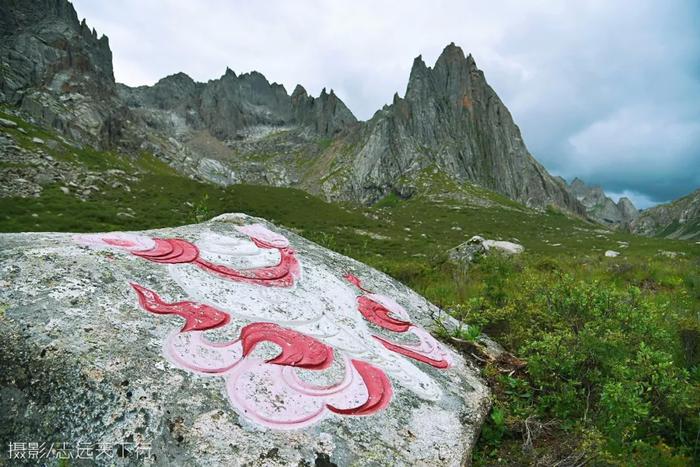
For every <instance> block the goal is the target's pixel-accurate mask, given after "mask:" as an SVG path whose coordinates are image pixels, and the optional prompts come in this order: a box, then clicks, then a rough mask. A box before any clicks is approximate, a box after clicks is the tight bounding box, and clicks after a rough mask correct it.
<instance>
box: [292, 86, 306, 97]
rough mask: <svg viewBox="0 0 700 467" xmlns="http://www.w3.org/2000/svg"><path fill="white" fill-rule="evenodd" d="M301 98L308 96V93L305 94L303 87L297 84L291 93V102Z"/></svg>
mask: <svg viewBox="0 0 700 467" xmlns="http://www.w3.org/2000/svg"><path fill="white" fill-rule="evenodd" d="M303 96H308V93H307V92H306V89H305V88H304V86H302V85H301V84H297V85H296V86H295V87H294V91H293V92H292V101H294V100H296V99H299V98H301V97H303Z"/></svg>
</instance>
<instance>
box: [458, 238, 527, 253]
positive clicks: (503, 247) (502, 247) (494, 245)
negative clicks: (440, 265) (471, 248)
mask: <svg viewBox="0 0 700 467" xmlns="http://www.w3.org/2000/svg"><path fill="white" fill-rule="evenodd" d="M467 243H470V244H478V243H481V244H482V245H484V247H486V250H487V251H488V250H490V249H495V250H498V251H501V252H503V253H507V254H510V255H517V254H520V253H522V252H523V251H525V247H524V246H522V245H520V244H518V243H513V242H506V241H502V240H487V239H485V238H483V237H480V236H479V235H474V236H473V237H472V238H470V239H469V240H468V241H467Z"/></svg>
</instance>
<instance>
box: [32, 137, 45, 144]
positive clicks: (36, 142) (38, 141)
mask: <svg viewBox="0 0 700 467" xmlns="http://www.w3.org/2000/svg"><path fill="white" fill-rule="evenodd" d="M32 143H34V144H44V140H43V139H41V138H37V137H36V136H35V137H34V138H32Z"/></svg>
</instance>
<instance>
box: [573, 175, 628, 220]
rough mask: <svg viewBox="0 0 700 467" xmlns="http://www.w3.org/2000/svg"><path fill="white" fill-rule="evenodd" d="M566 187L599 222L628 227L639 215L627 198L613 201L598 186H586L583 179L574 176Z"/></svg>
mask: <svg viewBox="0 0 700 467" xmlns="http://www.w3.org/2000/svg"><path fill="white" fill-rule="evenodd" d="M568 189H569V191H570V192H571V194H572V195H574V196H575V197H576V199H577V200H578V201H579V202H580V203H581V204H583V206H584V207H585V208H586V212H587V213H588V215H589V216H590V217H591V218H592V219H594V220H596V221H598V222H600V223H601V224H604V225H607V226H609V227H613V228H624V229H628V228H629V225H630V223H631V222H632V221H634V220H635V219H636V218H637V217H639V210H638V209H637V208H636V207H635V206H634V204H632V201H630V200H629V198H625V197H622V198H620V200H619V201H618V202H617V203H615V202H614V201H613V200H612V199H610V198H609V197H608V196H606V195H605V192H604V191H603V189H602V188H601V187H600V186H588V185H586V184H585V183H584V182H583V180H581V179H579V178H574V180H573V181H572V182H571V184H570V185H569V186H568Z"/></svg>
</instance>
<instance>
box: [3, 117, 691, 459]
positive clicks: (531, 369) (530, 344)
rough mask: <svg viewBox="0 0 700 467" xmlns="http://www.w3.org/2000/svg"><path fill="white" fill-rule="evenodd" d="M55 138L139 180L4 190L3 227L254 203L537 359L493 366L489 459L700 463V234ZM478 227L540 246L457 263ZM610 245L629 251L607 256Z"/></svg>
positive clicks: (66, 226) (129, 225)
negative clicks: (282, 180)
mask: <svg viewBox="0 0 700 467" xmlns="http://www.w3.org/2000/svg"><path fill="white" fill-rule="evenodd" d="M0 116H2V117H3V118H10V117H9V116H5V115H3V114H1V113H0ZM20 124H21V125H22V126H23V128H25V131H27V135H24V134H21V133H19V132H18V131H16V130H8V132H11V133H12V134H13V137H15V138H16V140H17V141H18V143H21V144H27V145H30V144H32V143H31V142H30V141H29V140H28V139H30V138H31V137H32V136H38V137H41V138H42V139H49V138H52V135H50V134H48V133H46V132H43V131H42V130H39V129H36V128H34V127H31V126H30V125H26V124H24V123H23V122H20ZM45 149H46V150H47V151H49V152H50V153H51V155H52V156H53V157H55V158H57V159H61V160H64V161H68V162H74V163H76V164H83V165H86V166H89V167H91V168H92V169H93V170H102V171H106V170H112V169H119V170H124V171H125V172H128V173H129V174H135V175H136V176H137V178H138V180H137V181H133V182H129V186H130V191H128V190H125V189H124V188H123V187H117V188H109V187H108V188H105V189H102V190H101V191H100V192H96V193H93V194H92V195H90V197H89V198H88V199H87V200H86V201H81V200H80V199H78V198H76V197H75V196H74V195H73V194H65V193H64V192H63V191H61V190H60V189H59V187H58V186H49V187H46V188H45V189H44V191H43V192H42V194H41V196H40V197H39V198H32V199H23V198H14V199H0V231H3V232H19V231H87V232H91V231H103V230H117V229H119V230H140V229H148V228H156V227H164V226H173V225H179V224H183V223H188V222H199V221H201V220H203V219H205V218H208V217H212V216H214V215H217V214H220V213H223V212H246V213H248V214H251V215H254V216H260V217H264V218H266V219H268V220H270V221H272V222H275V223H277V224H280V225H283V226H286V227H288V228H290V229H292V230H294V231H296V232H298V233H300V234H301V235H304V236H305V237H307V238H310V239H311V240H314V241H316V242H318V243H320V244H323V245H324V246H327V247H328V248H331V249H333V250H336V251H339V252H340V253H343V254H346V255H349V256H352V257H354V258H356V259H358V260H360V261H363V262H365V263H368V264H370V265H372V266H374V267H376V268H378V269H380V270H383V271H385V272H386V273H388V274H390V275H392V276H394V277H395V278H397V279H399V280H401V281H403V282H405V283H406V284H408V285H410V286H411V287H413V288H414V289H416V290H417V291H418V292H420V293H422V294H423V295H425V296H426V297H427V298H428V299H430V300H432V301H433V302H435V303H436V304H438V305H440V306H441V307H443V308H444V309H445V310H447V311H448V312H450V313H451V314H452V315H454V316H455V317H456V318H458V319H460V320H461V321H462V322H464V323H466V324H468V326H466V325H465V326H462V327H461V328H460V329H458V330H457V331H456V332H455V334H456V337H459V338H461V339H464V340H467V341H474V340H475V339H476V338H477V337H478V336H477V334H478V331H479V330H483V331H484V332H485V333H487V334H489V335H490V336H492V337H494V338H495V339H496V340H498V341H499V342H500V343H501V344H502V345H504V346H505V347H506V348H507V349H508V350H509V351H511V352H512V353H513V354H515V355H516V356H517V357H519V358H521V359H524V360H526V361H527V362H528V363H527V366H526V367H525V368H524V369H520V370H518V371H509V372H504V371H502V369H499V368H498V367H497V365H495V364H488V365H486V366H485V367H484V369H483V372H484V376H485V377H486V378H487V379H488V380H489V382H490V383H491V387H492V388H493V391H494V408H493V410H492V412H491V413H490V414H489V417H488V419H487V423H486V425H485V426H484V429H483V431H482V435H481V438H480V441H479V443H478V445H477V448H476V450H475V453H474V462H475V464H476V465H493V464H511V465H512V464H516V465H522V464H529V463H533V462H534V461H535V460H539V461H541V462H549V463H550V464H554V463H556V462H560V461H563V462H564V464H569V465H574V464H580V463H584V462H587V463H590V464H593V465H692V464H696V465H697V464H698V463H699V462H700V444H699V439H700V418H699V413H700V391H698V389H699V386H700V367H699V364H700V319H699V316H698V310H700V245H697V244H695V243H693V242H687V241H676V240H664V239H657V238H642V237H636V236H632V235H629V234H625V233H621V232H614V233H613V232H608V231H605V230H601V228H600V227H599V226H596V225H593V224H589V223H586V222H584V221H581V220H576V219H571V218H569V217H567V216H566V215H564V214H562V213H560V212H557V211H556V210H547V211H545V212H535V211H532V210H528V209H525V208H523V207H522V206H520V205H518V204H516V203H513V202H512V201H509V200H503V198H502V197H501V196H500V195H497V194H494V193H491V192H488V191H487V190H484V189H482V188H479V187H474V186H471V185H467V186H462V187H456V188H457V189H459V190H462V192H463V193H464V194H465V196H467V195H468V196H472V197H481V198H483V199H486V200H487V201H489V202H490V205H489V206H488V207H479V205H478V204H466V203H464V202H462V201H458V200H454V199H451V198H450V197H449V196H440V195H441V194H443V193H447V192H451V191H453V189H454V188H455V186H453V184H454V182H452V181H449V180H442V179H440V178H439V177H435V178H434V179H430V177H427V178H428V182H427V184H428V185H429V186H428V188H429V189H428V190H427V191H426V190H423V191H421V190H419V191H418V193H417V194H416V195H415V196H414V197H412V198H411V199H409V200H401V199H400V198H399V197H398V196H396V195H389V196H388V197H387V198H385V199H384V200H382V201H381V202H379V203H378V204H377V205H375V206H373V207H371V208H360V207H353V206H345V205H338V204H330V203H326V202H324V201H322V200H320V199H318V198H316V197H313V196H311V195H309V194H307V193H304V192H302V191H299V190H295V189H289V188H273V187H260V186H245V185H239V186H232V187H228V188H222V187H217V186H213V185H209V184H205V183H201V182H198V181H195V180H191V179H188V178H185V177H183V176H181V175H179V174H177V173H176V172H175V171H173V170H172V169H171V168H170V167H168V166H167V165H165V164H163V163H162V162H160V161H159V160H158V159H156V158H155V157H153V156H151V155H148V154H142V155H141V156H140V157H138V158H129V157H126V156H121V155H118V154H111V153H102V152H98V151H94V150H92V149H89V148H86V149H82V150H76V149H75V148H72V147H70V146H66V145H60V146H59V147H58V148H57V149H54V150H49V149H48V148H45ZM2 169H3V167H2V166H0V170H2ZM423 181H425V179H423ZM127 210H128V213H129V215H128V216H124V215H123V213H124V212H127ZM120 213H122V215H120ZM477 234H479V235H482V236H484V237H487V238H499V239H504V240H512V241H517V242H519V243H522V244H523V245H524V246H525V248H526V251H525V253H523V254H522V255H520V256H518V257H502V256H499V255H491V256H487V257H484V258H482V259H480V260H479V261H478V262H477V263H476V264H474V265H472V266H471V267H470V268H469V269H468V270H467V271H465V270H464V269H463V268H461V267H459V266H456V265H452V264H450V263H449V262H447V261H446V251H447V250H448V249H449V248H452V247H454V246H456V245H458V244H459V243H461V242H463V241H465V240H467V239H468V238H470V237H471V236H472V235H477ZM608 249H613V250H617V251H620V252H621V253H622V255H621V256H620V257H618V258H605V257H604V255H603V253H604V251H605V250H608ZM661 251H665V252H673V253H675V254H676V257H675V258H670V257H667V256H665V255H663V254H660V252H661Z"/></svg>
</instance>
